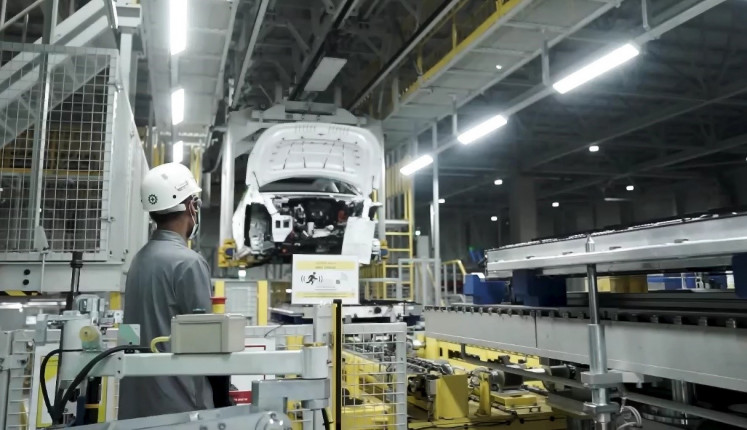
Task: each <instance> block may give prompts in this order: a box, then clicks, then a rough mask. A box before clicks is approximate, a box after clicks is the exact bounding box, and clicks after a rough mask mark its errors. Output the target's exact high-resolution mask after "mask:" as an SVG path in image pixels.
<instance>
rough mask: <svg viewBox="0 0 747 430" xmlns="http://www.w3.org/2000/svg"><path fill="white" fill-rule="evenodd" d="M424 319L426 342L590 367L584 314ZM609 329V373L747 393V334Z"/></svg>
mask: <svg viewBox="0 0 747 430" xmlns="http://www.w3.org/2000/svg"><path fill="white" fill-rule="evenodd" d="M494 308H495V309H499V308H501V307H500V306H498V307H494ZM514 308H521V307H514ZM423 315H424V317H425V327H426V336H428V337H432V338H436V339H440V340H445V341H448V342H455V343H459V344H467V345H475V346H482V347H487V348H495V349H500V350H506V351H514V352H517V353H523V354H530V355H536V356H540V357H547V358H551V359H556V360H563V361H569V362H573V363H580V364H589V337H588V330H589V328H588V320H586V319H585V318H582V317H579V316H578V315H576V316H574V315H572V314H568V315H565V316H563V314H558V313H551V312H537V310H536V309H535V310H531V309H529V308H525V311H521V309H516V312H513V313H508V312H503V313H501V312H497V311H488V307H463V308H461V309H460V310H457V309H446V308H427V309H425V310H424V311H423ZM604 327H605V330H606V338H607V342H606V344H607V363H608V366H609V368H610V369H615V370H619V371H625V372H632V373H635V374H640V375H650V376H654V377H660V378H667V379H676V380H683V381H687V382H692V383H697V384H704V385H710V386H714V387H721V388H726V389H732V390H737V391H747V368H745V366H744V364H743V363H742V360H741V359H740V358H739V357H740V356H741V352H742V351H743V350H744V345H747V343H745V342H747V330H746V329H741V328H727V327H711V326H704V325H688V324H682V323H680V324H677V323H674V322H670V323H666V322H665V321H664V320H661V321H658V322H657V323H652V322H646V323H642V322H629V321H614V320H608V321H605V322H604Z"/></svg>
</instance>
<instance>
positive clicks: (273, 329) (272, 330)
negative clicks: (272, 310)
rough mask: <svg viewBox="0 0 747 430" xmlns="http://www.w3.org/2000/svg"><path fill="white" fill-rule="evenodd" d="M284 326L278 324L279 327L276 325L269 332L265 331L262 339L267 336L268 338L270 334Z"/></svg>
mask: <svg viewBox="0 0 747 430" xmlns="http://www.w3.org/2000/svg"><path fill="white" fill-rule="evenodd" d="M284 325H285V323H282V324H280V325H276V326H275V327H273V328H271V329H270V330H268V331H267V333H265V335H264V336H262V337H267V336H269V335H270V333H272V332H274V331H275V330H277V329H279V328H280V327H282V326H284Z"/></svg>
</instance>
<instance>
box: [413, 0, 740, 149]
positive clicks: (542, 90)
mask: <svg viewBox="0 0 747 430" xmlns="http://www.w3.org/2000/svg"><path fill="white" fill-rule="evenodd" d="M724 1H725V0H702V1H700V2H698V1H694V0H693V1H689V2H680V3H678V4H677V5H675V6H673V7H672V8H670V9H667V10H666V11H664V12H662V13H661V14H659V17H662V16H663V17H665V18H662V20H663V22H662V24H660V25H662V26H664V28H666V29H667V30H666V31H669V30H671V29H672V28H674V27H673V26H672V25H673V23H679V24H681V23H683V22H685V21H686V20H687V19H692V18H693V17H694V16H697V14H695V15H694V14H693V13H694V11H697V12H698V14H700V13H703V12H705V11H706V10H708V9H710V8H712V7H715V6H716V5H717V4H720V3H723V2H724ZM704 5H708V6H710V7H709V8H705V7H704ZM688 6H689V7H688ZM610 7H611V6H610ZM683 7H684V8H685V9H684V10H683ZM691 9H692V10H691ZM607 10H609V9H606V8H601V9H600V10H597V11H596V12H595V13H594V14H593V15H592V16H593V18H594V19H596V18H597V17H599V16H600V15H602V14H603V13H604V12H606V11H607ZM684 18H687V19H684ZM587 23H588V21H587V20H584V21H583V22H582V23H579V25H576V26H575V27H573V28H571V29H569V30H568V31H567V34H568V35H569V36H570V35H571V34H573V33H575V32H576V31H578V30H580V29H581V28H582V27H583V26H585V25H586V24H587ZM581 24H583V25H581ZM649 33H650V34H657V35H658V36H661V35H662V34H663V33H664V31H663V29H662V28H660V27H659V26H657V27H655V28H652V29H651V30H649V31H646V32H643V33H641V34H640V35H639V36H637V37H636V38H635V39H634V41H636V42H638V43H645V42H646V41H648V40H651V36H650V34H649ZM658 36H657V37H658ZM560 40H562V37H561V36H558V37H557V38H556V39H553V41H551V43H548V46H550V47H552V46H554V45H555V44H557V43H558V42H559V41H560ZM539 54H540V53H539V52H538V53H537V55H539ZM512 71H513V70H512ZM506 76H507V74H502V75H500V76H499V77H497V78H496V79H493V80H491V81H490V82H489V83H488V84H486V85H484V86H483V88H481V89H480V90H478V91H475V92H474V93H473V95H472V96H470V97H467V98H466V99H463V100H460V101H459V102H458V104H457V107H458V108H461V107H462V106H464V105H465V104H467V103H468V102H469V101H471V100H472V99H473V98H474V97H475V96H476V95H478V94H481V93H482V92H484V91H485V90H487V89H488V88H490V87H492V86H494V85H495V84H497V83H499V82H500V81H501V80H503V78H505V77H506ZM553 94H555V91H554V90H553V89H552V87H549V86H548V87H546V86H544V85H543V84H540V85H536V86H535V87H533V88H530V89H529V90H527V91H526V92H524V93H523V94H521V95H519V96H518V97H515V98H514V99H512V100H511V101H509V102H508V103H506V108H505V109H503V110H502V111H500V110H499V111H498V112H501V113H503V114H505V115H511V114H514V113H517V112H519V111H520V110H522V109H524V108H526V107H528V106H531V105H532V104H534V103H536V102H538V101H540V100H542V99H544V98H546V97H548V96H550V95H553ZM675 116H676V115H675ZM439 119H440V118H439ZM420 132H422V130H420V131H419V132H418V134H419V133H420ZM458 144H459V143H458V142H457V141H456V139H454V138H453V137H452V138H449V139H448V140H447V141H446V142H444V143H443V144H442V145H441V146H440V147H439V148H438V150H437V151H436V153H437V154H440V153H441V152H444V151H446V150H448V149H450V148H453V147H455V146H457V145H458ZM584 147H585V146H584ZM576 150H578V149H576ZM576 150H574V151H573V152H575V151H576Z"/></svg>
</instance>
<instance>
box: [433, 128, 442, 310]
mask: <svg viewBox="0 0 747 430" xmlns="http://www.w3.org/2000/svg"><path fill="white" fill-rule="evenodd" d="M431 137H432V139H433V231H431V235H432V236H433V258H434V259H435V267H434V270H433V276H434V278H435V279H434V284H435V289H436V296H435V302H436V303H435V304H436V306H441V224H440V219H439V216H440V215H439V208H438V205H439V203H438V199H439V197H438V195H439V194H438V153H437V150H438V124H437V123H435V122H434V123H433V125H432V126H431Z"/></svg>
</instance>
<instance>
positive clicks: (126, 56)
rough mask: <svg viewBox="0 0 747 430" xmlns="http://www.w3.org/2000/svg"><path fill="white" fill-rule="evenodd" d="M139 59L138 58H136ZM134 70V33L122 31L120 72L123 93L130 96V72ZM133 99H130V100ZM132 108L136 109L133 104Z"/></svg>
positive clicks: (120, 39)
mask: <svg viewBox="0 0 747 430" xmlns="http://www.w3.org/2000/svg"><path fill="white" fill-rule="evenodd" d="M135 61H137V60H135ZM131 72H132V33H127V32H122V34H121V35H120V36H119V73H120V75H119V76H120V82H121V84H122V89H123V90H124V91H122V94H126V95H127V97H128V98H129V96H130V88H131V82H130V74H131ZM132 101H133V100H132V99H130V102H132ZM132 110H133V111H134V110H135V107H134V106H133V108H132Z"/></svg>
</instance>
